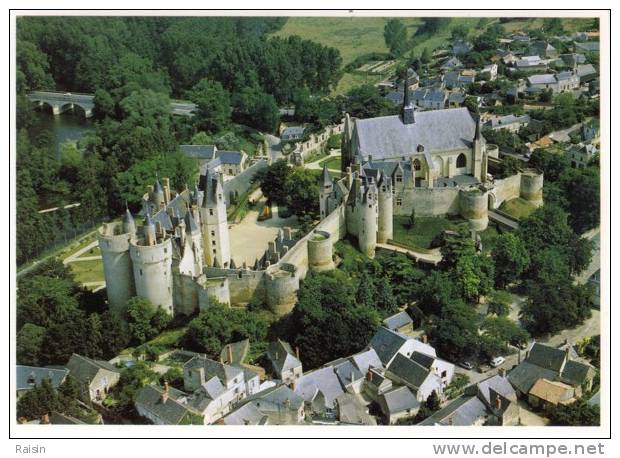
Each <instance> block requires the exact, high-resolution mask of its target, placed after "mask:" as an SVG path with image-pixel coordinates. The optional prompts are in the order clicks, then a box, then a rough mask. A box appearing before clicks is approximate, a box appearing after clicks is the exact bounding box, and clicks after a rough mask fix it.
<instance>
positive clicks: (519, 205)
mask: <svg viewBox="0 0 620 458" xmlns="http://www.w3.org/2000/svg"><path fill="white" fill-rule="evenodd" d="M499 209H500V210H501V211H503V212H504V213H507V214H509V215H510V216H513V217H515V218H517V219H523V218H527V217H528V216H530V213H532V212H533V211H534V210H536V207H535V206H534V205H532V204H531V203H530V202H528V201H527V200H524V199H522V198H521V197H517V198H516V199H511V200H507V201H505V202H503V203H502V205H500V207H499Z"/></svg>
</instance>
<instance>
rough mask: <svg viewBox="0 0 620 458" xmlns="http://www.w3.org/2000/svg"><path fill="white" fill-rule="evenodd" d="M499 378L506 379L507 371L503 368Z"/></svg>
mask: <svg viewBox="0 0 620 458" xmlns="http://www.w3.org/2000/svg"><path fill="white" fill-rule="evenodd" d="M499 376H500V377H506V369H504V368H503V367H502V368H500V370H499Z"/></svg>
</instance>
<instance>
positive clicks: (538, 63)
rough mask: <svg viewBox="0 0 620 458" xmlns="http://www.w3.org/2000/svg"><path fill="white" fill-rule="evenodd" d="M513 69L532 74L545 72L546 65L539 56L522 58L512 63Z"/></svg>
mask: <svg viewBox="0 0 620 458" xmlns="http://www.w3.org/2000/svg"><path fill="white" fill-rule="evenodd" d="M513 64H514V66H515V68H516V69H517V70H520V71H525V72H534V71H541V70H547V68H548V63H547V61H546V60H542V59H541V58H540V56H523V57H521V58H520V59H516V60H515V61H514V62H513Z"/></svg>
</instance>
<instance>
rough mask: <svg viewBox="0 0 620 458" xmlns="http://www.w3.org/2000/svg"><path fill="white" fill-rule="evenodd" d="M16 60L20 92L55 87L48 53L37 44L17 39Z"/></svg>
mask: <svg viewBox="0 0 620 458" xmlns="http://www.w3.org/2000/svg"><path fill="white" fill-rule="evenodd" d="M16 60H17V92H18V94H23V93H25V92H27V91H31V90H35V89H54V87H55V84H54V80H53V79H52V75H51V73H50V69H49V62H48V59H47V55H46V54H45V53H43V52H41V50H40V49H39V48H38V47H37V45H36V44H34V43H32V42H29V41H25V40H17V44H16Z"/></svg>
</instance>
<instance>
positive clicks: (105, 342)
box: [101, 310, 131, 359]
mask: <svg viewBox="0 0 620 458" xmlns="http://www.w3.org/2000/svg"><path fill="white" fill-rule="evenodd" d="M130 341H131V335H130V334H129V329H128V327H127V324H126V323H125V322H124V321H123V320H122V319H121V318H120V317H118V316H117V315H115V314H113V313H111V312H110V311H109V310H108V311H106V312H104V313H103V314H102V315H101V345H102V348H101V351H102V353H103V357H104V358H105V359H109V358H112V357H113V356H115V355H117V354H118V353H119V352H120V351H121V350H123V349H124V348H126V347H127V346H128V345H129V342H130Z"/></svg>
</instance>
